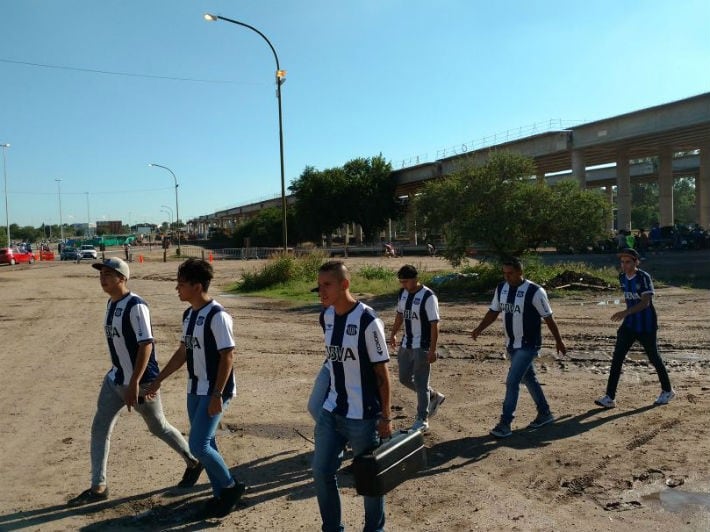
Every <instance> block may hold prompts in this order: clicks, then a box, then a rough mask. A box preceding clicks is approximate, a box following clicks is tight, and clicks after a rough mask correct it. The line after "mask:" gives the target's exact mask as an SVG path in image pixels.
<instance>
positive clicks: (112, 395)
mask: <svg viewBox="0 0 710 532" xmlns="http://www.w3.org/2000/svg"><path fill="white" fill-rule="evenodd" d="M92 266H93V267H94V268H96V269H97V270H99V272H100V273H99V281H100V283H101V288H102V289H103V291H104V292H106V293H107V294H108V295H109V300H108V303H107V308H106V318H105V320H104V330H105V333H106V340H107V341H108V349H109V354H110V356H111V363H112V367H111V370H110V371H109V372H108V373H107V374H106V376H105V378H104V381H103V384H102V386H101V391H100V392H99V398H98V401H97V408H96V414H95V415H94V421H93V423H92V425H91V488H89V489H87V490H85V491H83V492H82V493H81V494H79V495H78V496H76V497H74V498H73V499H71V500H70V501H69V504H70V505H72V506H79V505H82V504H88V503H92V502H97V501H103V500H106V499H107V498H108V487H107V483H106V464H107V462H108V453H109V445H110V439H111V432H112V430H113V427H114V425H115V423H116V419H117V418H118V415H119V413H120V411H121V410H122V409H123V407H124V406H125V407H127V408H128V411H129V412H130V411H131V409H135V410H136V411H137V412H138V413H139V414H140V415H141V416H143V419H144V420H145V422H146V425H147V426H148V429H149V430H150V432H151V433H153V434H154V435H155V436H157V437H158V438H160V439H161V440H163V441H164V442H165V443H167V444H168V445H169V446H170V447H171V448H172V449H173V450H174V451H176V452H177V453H178V454H180V456H181V457H182V459H183V460H184V461H185V464H186V465H187V468H186V469H185V473H184V475H183V478H182V480H181V481H180V483H179V484H178V486H179V487H189V486H193V485H194V484H195V482H197V479H198V477H199V476H200V472H201V471H202V466H201V465H200V463H199V462H198V461H197V459H196V458H195V457H194V456H193V455H192V454H191V453H190V449H189V446H188V444H187V442H186V441H185V438H183V436H182V434H180V432H179V431H178V430H177V429H175V427H173V426H172V425H170V423H168V421H167V420H166V419H165V416H164V415H163V406H162V403H161V401H160V395H159V394H155V395H151V396H147V395H146V394H145V389H146V388H147V387H148V385H149V384H150V383H151V382H152V381H153V380H155V378H156V377H157V375H158V373H159V371H160V370H159V368H158V362H157V360H156V356H155V343H154V339H153V332H152V327H151V323H150V311H149V310H148V305H147V304H146V302H145V301H144V300H143V299H142V298H140V297H139V296H138V295H136V294H134V293H132V292H131V291H130V290H129V289H128V287H127V286H126V284H127V282H128V278H129V277H130V271H129V269H128V264H126V262H125V261H123V260H121V259H119V258H117V257H112V258H109V259H106V260H104V261H103V262H97V263H94V264H93V265H92Z"/></svg>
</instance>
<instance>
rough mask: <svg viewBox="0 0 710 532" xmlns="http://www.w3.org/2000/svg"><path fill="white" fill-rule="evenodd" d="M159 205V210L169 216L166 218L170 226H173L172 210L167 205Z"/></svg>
mask: <svg viewBox="0 0 710 532" xmlns="http://www.w3.org/2000/svg"><path fill="white" fill-rule="evenodd" d="M160 207H161V209H160V210H161V212H164V213H165V214H167V215H168V216H169V218H168V220H170V227H171V228H172V226H173V210H172V209H171V208H170V207H168V206H167V205H161V206H160Z"/></svg>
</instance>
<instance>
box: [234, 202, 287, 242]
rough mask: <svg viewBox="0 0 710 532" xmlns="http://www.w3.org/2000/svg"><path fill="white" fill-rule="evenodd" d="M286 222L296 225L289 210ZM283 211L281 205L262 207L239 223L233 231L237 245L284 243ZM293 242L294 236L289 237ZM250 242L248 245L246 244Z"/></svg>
mask: <svg viewBox="0 0 710 532" xmlns="http://www.w3.org/2000/svg"><path fill="white" fill-rule="evenodd" d="M286 216H287V218H286V224H287V226H288V227H290V228H294V227H295V225H296V224H295V220H294V218H293V214H292V213H291V212H290V211H289V210H287V212H286ZM282 220H283V212H282V210H281V208H280V207H269V208H268V209H262V210H261V211H259V212H258V214H257V215H256V216H254V217H253V218H251V219H249V220H247V221H246V222H244V223H243V224H241V225H239V226H238V227H237V228H236V229H235V230H234V233H233V237H232V238H233V241H234V244H235V246H236V247H280V246H282V245H283V223H282ZM289 240H290V241H291V242H293V238H289ZM247 242H248V245H247V244H246V243H247Z"/></svg>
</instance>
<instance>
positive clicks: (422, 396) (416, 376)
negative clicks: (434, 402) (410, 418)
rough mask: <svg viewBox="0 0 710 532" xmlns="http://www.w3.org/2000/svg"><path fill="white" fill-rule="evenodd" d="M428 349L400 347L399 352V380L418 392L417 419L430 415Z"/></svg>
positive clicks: (430, 390) (424, 418)
mask: <svg viewBox="0 0 710 532" xmlns="http://www.w3.org/2000/svg"><path fill="white" fill-rule="evenodd" d="M428 355H429V353H428V351H427V350H426V349H407V348H405V347H400V348H399V351H398V353H397V362H398V364H399V382H401V383H402V384H403V385H404V386H406V387H407V388H409V389H410V390H414V391H415V392H417V419H423V420H426V418H427V416H428V415H429V401H430V398H429V394H430V393H431V392H432V391H433V390H432V389H431V388H430V387H429V377H430V376H431V364H430V363H429V359H428V358H427V357H428Z"/></svg>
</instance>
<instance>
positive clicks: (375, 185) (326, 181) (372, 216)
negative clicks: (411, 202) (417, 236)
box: [289, 155, 399, 242]
mask: <svg viewBox="0 0 710 532" xmlns="http://www.w3.org/2000/svg"><path fill="white" fill-rule="evenodd" d="M395 188H396V182H395V180H394V178H393V177H392V167H391V165H390V164H389V163H388V162H386V161H385V159H384V158H383V157H382V155H378V156H376V157H370V158H364V157H361V158H358V159H353V160H351V161H349V162H347V163H345V165H343V167H336V168H329V169H326V170H322V171H319V170H316V169H315V168H313V167H311V166H308V167H306V169H305V170H304V171H303V173H302V174H301V176H300V177H299V178H298V179H297V180H296V181H294V182H293V184H292V185H291V186H290V187H289V189H290V190H291V191H292V192H293V193H294V195H295V196H296V216H297V220H298V225H299V227H300V228H302V231H303V234H302V235H301V236H302V237H303V238H305V239H306V240H311V241H315V242H319V241H320V240H321V237H322V235H323V234H325V235H330V234H331V233H332V232H333V231H334V230H335V229H337V228H338V227H339V226H341V225H343V224H346V223H353V222H354V223H357V224H360V226H362V229H363V233H364V234H365V240H366V241H367V242H373V241H374V240H375V235H376V233H377V231H379V230H380V229H382V228H384V227H385V225H386V224H387V221H388V220H389V219H390V218H396V217H397V216H398V214H399V204H398V203H397V200H396V198H395Z"/></svg>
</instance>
